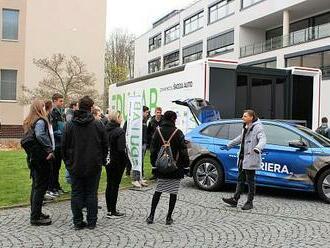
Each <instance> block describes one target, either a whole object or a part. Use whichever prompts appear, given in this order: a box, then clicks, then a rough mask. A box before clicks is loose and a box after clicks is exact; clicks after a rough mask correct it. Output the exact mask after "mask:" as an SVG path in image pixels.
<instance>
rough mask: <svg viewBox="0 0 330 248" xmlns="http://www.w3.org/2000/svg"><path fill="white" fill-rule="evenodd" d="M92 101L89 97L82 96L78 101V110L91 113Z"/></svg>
mask: <svg viewBox="0 0 330 248" xmlns="http://www.w3.org/2000/svg"><path fill="white" fill-rule="evenodd" d="M93 105H94V101H93V100H92V98H90V97H89V96H84V97H83V98H81V99H80V100H79V109H83V110H87V111H92V107H93Z"/></svg>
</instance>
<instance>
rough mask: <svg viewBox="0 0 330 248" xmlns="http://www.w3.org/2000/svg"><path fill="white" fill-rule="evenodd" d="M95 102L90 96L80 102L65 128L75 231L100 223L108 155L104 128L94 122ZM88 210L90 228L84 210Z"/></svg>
mask: <svg viewBox="0 0 330 248" xmlns="http://www.w3.org/2000/svg"><path fill="white" fill-rule="evenodd" d="M93 105H94V102H93V100H92V99H91V98H89V97H88V96H85V97H83V98H82V99H80V100H79V110H77V111H75V112H74V116H73V119H72V121H71V122H68V123H67V125H66V126H65V129H64V133H63V138H62V149H63V160H64V163H65V165H66V167H67V169H68V170H69V172H70V175H71V178H72V185H71V187H72V193H71V210H72V214H73V224H74V226H75V229H76V230H77V229H82V228H84V227H86V226H87V227H88V228H90V229H93V228H95V225H96V221H97V190H98V186H99V180H100V176H101V171H102V165H104V164H105V159H106V155H107V151H108V142H107V138H106V133H105V128H104V125H103V124H102V123H101V122H100V121H97V120H95V119H94V117H93V115H92V113H91V108H92V106H93ZM84 206H86V207H87V222H88V223H87V224H86V223H85V222H83V214H82V208H83V207H84Z"/></svg>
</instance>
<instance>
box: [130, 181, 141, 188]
mask: <svg viewBox="0 0 330 248" xmlns="http://www.w3.org/2000/svg"><path fill="white" fill-rule="evenodd" d="M132 184H133V186H134V187H137V188H141V187H142V185H141V184H140V183H139V181H133V182H132Z"/></svg>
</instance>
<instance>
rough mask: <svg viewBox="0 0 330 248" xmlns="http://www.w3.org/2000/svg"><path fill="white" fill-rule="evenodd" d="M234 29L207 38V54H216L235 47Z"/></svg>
mask: <svg viewBox="0 0 330 248" xmlns="http://www.w3.org/2000/svg"><path fill="white" fill-rule="evenodd" d="M232 45H234V30H232V31H230V32H227V33H225V34H221V35H218V36H216V37H214V38H210V39H208V40H207V56H208V57H210V56H214V55H217V54H221V53H224V52H227V51H228V50H231V49H233V46H232Z"/></svg>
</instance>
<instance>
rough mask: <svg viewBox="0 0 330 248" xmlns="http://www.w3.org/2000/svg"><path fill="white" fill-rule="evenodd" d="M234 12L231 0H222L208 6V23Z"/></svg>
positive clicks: (233, 4)
mask: <svg viewBox="0 0 330 248" xmlns="http://www.w3.org/2000/svg"><path fill="white" fill-rule="evenodd" d="M234 12H235V3H234V1H233V0H222V1H221V2H219V3H217V4H215V5H213V6H211V7H210V8H209V23H213V22H215V21H217V20H220V19H222V18H224V17H226V16H229V15H231V14H233V13H234Z"/></svg>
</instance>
